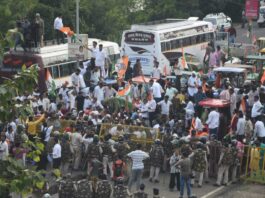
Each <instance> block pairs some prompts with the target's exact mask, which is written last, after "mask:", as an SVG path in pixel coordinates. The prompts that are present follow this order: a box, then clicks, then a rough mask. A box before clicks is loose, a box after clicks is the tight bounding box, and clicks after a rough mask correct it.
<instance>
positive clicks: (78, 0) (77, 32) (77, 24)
mask: <svg viewBox="0 0 265 198" xmlns="http://www.w3.org/2000/svg"><path fill="white" fill-rule="evenodd" d="M79 2H80V0H76V35H77V38H78V37H79Z"/></svg>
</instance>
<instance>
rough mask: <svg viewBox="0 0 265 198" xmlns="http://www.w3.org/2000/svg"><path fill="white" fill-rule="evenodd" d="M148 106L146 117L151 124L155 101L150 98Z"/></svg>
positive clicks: (151, 124) (153, 116)
mask: <svg viewBox="0 0 265 198" xmlns="http://www.w3.org/2000/svg"><path fill="white" fill-rule="evenodd" d="M147 106H148V117H149V124H150V126H151V127H152V126H153V120H154V119H155V111H156V101H155V100H154V99H151V100H149V101H148V102H147Z"/></svg>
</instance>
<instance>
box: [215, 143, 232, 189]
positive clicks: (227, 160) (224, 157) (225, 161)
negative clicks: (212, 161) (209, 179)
mask: <svg viewBox="0 0 265 198" xmlns="http://www.w3.org/2000/svg"><path fill="white" fill-rule="evenodd" d="M234 160H235V158H234V155H233V150H232V149H231V148H223V149H222V153H221V156H220V160H219V164H220V166H219V169H218V175H217V181H216V184H217V185H221V182H222V179H223V183H224V184H227V183H228V173H229V167H230V166H231V165H233V163H234Z"/></svg>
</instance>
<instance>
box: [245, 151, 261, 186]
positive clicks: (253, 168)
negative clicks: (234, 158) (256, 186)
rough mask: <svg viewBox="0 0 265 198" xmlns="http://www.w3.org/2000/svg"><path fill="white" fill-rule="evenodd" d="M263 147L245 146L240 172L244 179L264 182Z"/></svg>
mask: <svg viewBox="0 0 265 198" xmlns="http://www.w3.org/2000/svg"><path fill="white" fill-rule="evenodd" d="M264 155H265V147H264V148H263V147H255V146H246V147H245V153H244V158H243V160H242V162H241V173H242V176H241V178H243V179H244V180H246V181H252V182H257V183H261V184H265V170H264V168H265V159H264Z"/></svg>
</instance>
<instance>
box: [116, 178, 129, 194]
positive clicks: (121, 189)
mask: <svg viewBox="0 0 265 198" xmlns="http://www.w3.org/2000/svg"><path fill="white" fill-rule="evenodd" d="M130 196H131V194H130V192H129V190H128V187H127V186H124V183H123V180H122V179H119V180H118V181H117V185H116V186H114V190H113V197H114V198H129V197H130Z"/></svg>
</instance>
